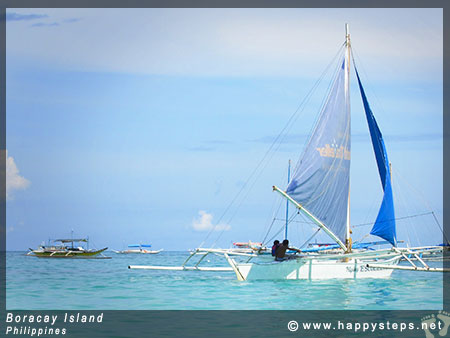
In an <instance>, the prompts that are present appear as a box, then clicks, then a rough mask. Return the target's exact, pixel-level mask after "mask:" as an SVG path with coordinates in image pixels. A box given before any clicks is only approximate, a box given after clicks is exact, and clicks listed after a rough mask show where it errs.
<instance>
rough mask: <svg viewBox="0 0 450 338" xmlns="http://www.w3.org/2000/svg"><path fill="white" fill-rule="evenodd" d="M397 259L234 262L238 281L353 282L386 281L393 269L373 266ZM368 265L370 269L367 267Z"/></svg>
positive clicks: (308, 259)
mask: <svg viewBox="0 0 450 338" xmlns="http://www.w3.org/2000/svg"><path fill="white" fill-rule="evenodd" d="M399 260H400V258H399V257H394V258H390V259H388V260H380V261H376V260H359V259H354V258H349V259H338V260H334V259H327V260H322V259H314V258H297V259H292V260H286V261H282V262H277V261H271V262H262V263H235V262H234V263H235V266H236V270H235V272H236V276H237V277H238V279H240V280H262V279H266V280H267V279H269V280H271V279H355V278H388V277H390V276H391V274H392V271H393V269H389V268H386V267H376V265H377V262H378V264H382V265H384V266H386V265H387V266H396V265H397V264H398V262H399ZM367 264H370V267H368V266H367Z"/></svg>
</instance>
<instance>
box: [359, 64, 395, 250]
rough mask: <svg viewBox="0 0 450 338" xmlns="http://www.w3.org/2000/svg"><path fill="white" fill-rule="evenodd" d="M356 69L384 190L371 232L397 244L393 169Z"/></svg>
mask: <svg viewBox="0 0 450 338" xmlns="http://www.w3.org/2000/svg"><path fill="white" fill-rule="evenodd" d="M355 71H356V76H357V78H358V84H359V89H360V91H361V97H362V100H363V104H364V110H365V112H366V118H367V124H368V125H369V130H370V137H371V138H372V145H373V150H374V153H375V158H376V161H377V165H378V171H379V173H380V179H381V184H382V186H383V190H384V196H383V202H382V203H381V207H380V210H379V212H378V216H377V219H376V221H375V224H374V225H373V228H372V231H371V232H370V234H371V235H375V236H378V237H381V238H383V239H385V240H387V241H388V242H390V243H391V244H392V245H394V246H396V245H397V234H396V230H395V213H394V199H393V196H392V186H391V170H390V168H389V160H388V156H387V152H386V147H385V145H384V141H383V136H382V135H381V131H380V128H378V125H377V121H376V120H375V117H374V116H373V113H372V110H371V109H370V106H369V102H368V101H367V97H366V94H365V92H364V88H363V86H362V83H361V79H360V78H359V74H358V71H357V70H356V67H355Z"/></svg>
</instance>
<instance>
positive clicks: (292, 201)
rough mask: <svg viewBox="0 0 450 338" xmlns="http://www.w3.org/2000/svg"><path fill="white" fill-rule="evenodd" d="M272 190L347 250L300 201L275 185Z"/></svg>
mask: <svg viewBox="0 0 450 338" xmlns="http://www.w3.org/2000/svg"><path fill="white" fill-rule="evenodd" d="M273 190H274V191H278V192H279V193H280V194H281V195H283V196H284V197H285V198H287V199H288V201H290V202H291V203H292V204H294V205H295V206H296V207H297V208H298V209H299V210H300V211H301V212H303V213H304V214H305V215H306V216H308V217H309V218H310V219H311V220H312V221H313V222H314V223H316V224H317V225H318V226H319V227H320V228H321V229H322V230H323V231H325V232H326V233H327V235H328V236H330V237H331V238H332V239H333V240H334V241H335V242H336V243H337V244H339V246H340V247H341V248H342V249H343V250H344V251H347V247H346V246H345V244H344V243H342V241H341V240H340V239H339V238H338V237H337V236H336V235H335V234H334V233H333V232H332V231H331V230H330V229H328V228H327V227H326V226H325V224H323V223H322V222H321V221H319V220H318V219H317V218H316V217H315V216H314V215H313V214H311V213H310V212H309V211H308V210H306V209H305V208H304V207H303V206H302V205H301V204H300V203H298V202H297V201H296V200H294V199H293V198H292V197H291V196H289V195H288V194H287V193H286V192H284V191H283V190H281V189H280V188H278V187H277V186H275V185H274V186H273Z"/></svg>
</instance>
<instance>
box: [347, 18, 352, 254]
mask: <svg viewBox="0 0 450 338" xmlns="http://www.w3.org/2000/svg"><path fill="white" fill-rule="evenodd" d="M350 48H351V44H350V29H349V27H348V23H346V24H345V105H346V109H348V112H349V113H350ZM349 124H350V119H349ZM350 126H351V124H350ZM350 126H349V130H350ZM348 142H350V139H349V141H348ZM345 245H346V246H347V252H351V251H352V238H351V232H350V179H349V188H348V202H347V229H346V235H345Z"/></svg>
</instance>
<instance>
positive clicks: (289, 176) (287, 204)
mask: <svg viewBox="0 0 450 338" xmlns="http://www.w3.org/2000/svg"><path fill="white" fill-rule="evenodd" d="M290 181H291V160H289V164H288V182H287V183H288V185H289V182H290ZM288 222H289V201H287V200H286V229H285V231H284V238H285V239H287V238H288V236H287V234H288Z"/></svg>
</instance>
